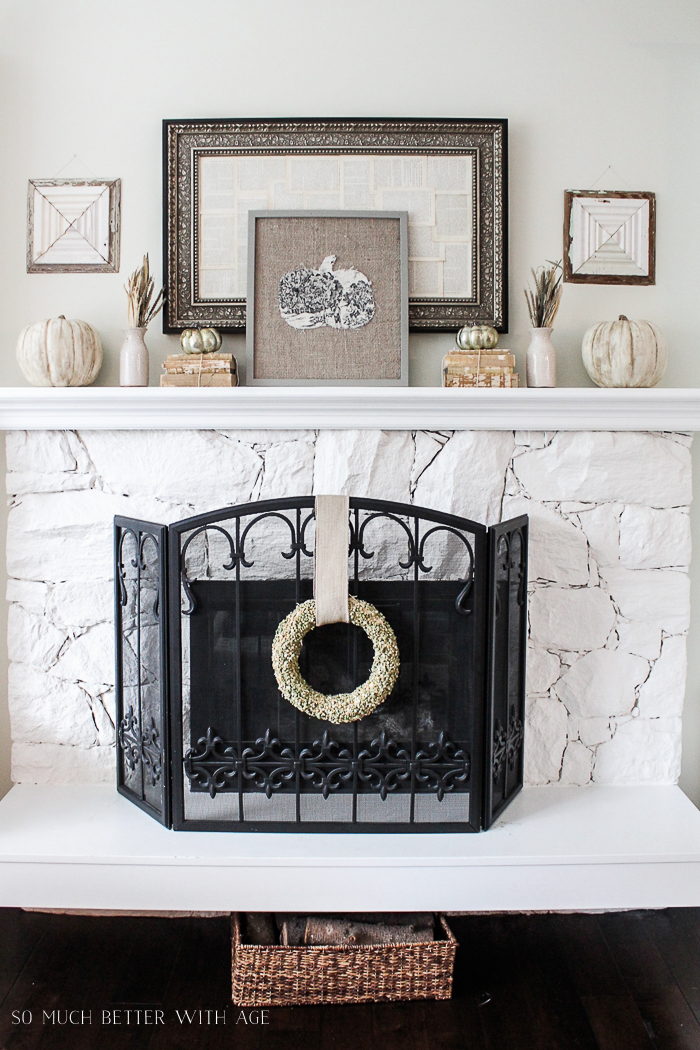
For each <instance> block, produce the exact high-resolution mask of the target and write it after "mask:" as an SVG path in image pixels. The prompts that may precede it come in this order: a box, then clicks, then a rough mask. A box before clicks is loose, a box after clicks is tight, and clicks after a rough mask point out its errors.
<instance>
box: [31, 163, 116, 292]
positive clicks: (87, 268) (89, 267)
mask: <svg viewBox="0 0 700 1050" xmlns="http://www.w3.org/2000/svg"><path fill="white" fill-rule="evenodd" d="M121 185H122V183H121V179H30V180H29V187H28V190H27V273H119V242H120V218H121ZM42 186H108V187H109V252H108V257H107V262H105V263H41V262H35V261H34V259H33V249H32V245H33V241H34V191H35V189H40V188H41V187H42Z"/></svg>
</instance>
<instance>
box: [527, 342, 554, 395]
mask: <svg viewBox="0 0 700 1050" xmlns="http://www.w3.org/2000/svg"><path fill="white" fill-rule="evenodd" d="M551 337H552V329H551V328H531V329H530V345H529V346H528V348H527V357H526V362H525V371H526V375H527V385H528V386H539V387H548V386H556V385H557V352H556V350H555V349H554V345H553V343H552V338H551Z"/></svg>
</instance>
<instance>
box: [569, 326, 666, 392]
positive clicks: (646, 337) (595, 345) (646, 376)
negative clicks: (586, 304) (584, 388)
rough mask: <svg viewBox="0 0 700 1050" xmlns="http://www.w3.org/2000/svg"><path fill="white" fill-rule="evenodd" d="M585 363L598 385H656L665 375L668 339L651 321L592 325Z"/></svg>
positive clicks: (585, 342)
mask: <svg viewBox="0 0 700 1050" xmlns="http://www.w3.org/2000/svg"><path fill="white" fill-rule="evenodd" d="M581 353H582V355H583V364H584V366H585V369H586V371H587V372H588V374H589V376H590V377H591V379H592V380H593V382H594V383H595V384H596V385H597V386H605V387H626V386H636V387H639V386H656V384H657V383H658V382H659V380H660V379H661V377H662V376H663V374H664V372H665V371H666V362H667V358H668V351H667V349H666V340H665V339H664V337H663V335H662V334H661V332H660V331H659V329H658V328H657V327H656V325H655V324H652V323H651V321H629V320H628V319H627V318H626V317H625V315H624V314H620V316H619V318H618V320H617V321H601V322H599V323H598V324H594V325H591V327H590V328H589V329H588V331H587V332H586V334H585V335H584V337H583V345H582V347H581Z"/></svg>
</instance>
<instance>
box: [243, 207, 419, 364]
mask: <svg viewBox="0 0 700 1050" xmlns="http://www.w3.org/2000/svg"><path fill="white" fill-rule="evenodd" d="M255 228H256V236H255V331H254V339H255V378H256V379H278V380H284V379H344V380H353V379H400V378H401V254H400V223H399V220H398V219H383V218H377V217H372V214H371V212H370V213H368V215H367V218H366V219H365V218H341V217H338V218H335V217H333V218H314V217H308V218H306V217H304V218H301V217H289V218H284V217H281V218H280V217H270V218H267V217H260V218H258V219H257V220H256V223H255ZM327 255H336V256H337V259H336V261H335V264H334V266H333V269H334V270H339V269H356V270H360V271H361V272H362V273H364V274H365V275H366V276H367V277H368V278H369V280H370V281H371V282H372V291H373V293H374V301H375V306H376V310H375V314H374V317H373V318H372V320H371V321H370V322H369V324H366V325H364V326H363V327H362V328H356V329H346V330H339V329H335V328H328V327H327V326H326V325H324V326H323V327H321V328H312V329H308V330H306V331H298V330H297V329H294V328H291V327H290V325H288V324H287V323H286V322H285V321H284V320H283V319H282V317H281V316H280V312H279V281H280V278H281V277H282V276H283V275H284V274H285V273H287V272H288V271H289V270H295V269H298V268H299V267H301V266H306V267H308V268H309V269H318V267H319V266H320V265H321V263H322V262H323V260H324V258H325V257H326V256H327Z"/></svg>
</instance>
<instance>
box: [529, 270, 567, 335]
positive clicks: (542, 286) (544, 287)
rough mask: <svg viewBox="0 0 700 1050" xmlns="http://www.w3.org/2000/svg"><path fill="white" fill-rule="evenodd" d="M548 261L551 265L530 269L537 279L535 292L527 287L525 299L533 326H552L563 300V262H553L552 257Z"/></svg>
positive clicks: (535, 279)
mask: <svg viewBox="0 0 700 1050" xmlns="http://www.w3.org/2000/svg"><path fill="white" fill-rule="evenodd" d="M547 262H548V263H549V266H538V267H537V269H536V270H531V271H530V272H531V273H532V276H533V279H534V281H535V290H534V292H533V291H532V289H530V288H526V289H525V301H526V302H527V309H528V313H529V314H530V323H531V325H532V327H533V328H551V327H552V325H553V324H554V318H555V317H556V316H557V310H558V309H559V303H560V302H561V293H562V291H563V288H562V286H561V279H562V268H561V263H560V262H551V260H550V259H548V260H547ZM557 271H559V272H558V273H557Z"/></svg>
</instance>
